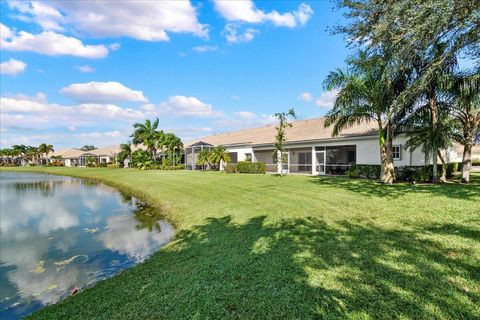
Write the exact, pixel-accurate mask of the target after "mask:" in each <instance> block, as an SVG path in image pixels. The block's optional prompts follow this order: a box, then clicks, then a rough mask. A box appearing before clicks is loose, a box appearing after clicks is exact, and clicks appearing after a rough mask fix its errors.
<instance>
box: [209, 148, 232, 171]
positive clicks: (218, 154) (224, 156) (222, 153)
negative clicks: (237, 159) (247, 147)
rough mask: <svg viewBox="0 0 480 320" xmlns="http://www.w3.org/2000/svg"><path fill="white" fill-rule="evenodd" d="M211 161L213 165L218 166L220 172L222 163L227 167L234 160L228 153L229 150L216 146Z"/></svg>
mask: <svg viewBox="0 0 480 320" xmlns="http://www.w3.org/2000/svg"><path fill="white" fill-rule="evenodd" d="M210 161H211V162H212V164H215V165H218V169H219V170H220V165H221V164H222V163H223V164H224V165H225V164H227V163H229V162H230V161H232V160H231V158H230V154H229V153H228V152H227V148H225V147H224V146H216V147H215V148H213V150H212V152H211V154H210Z"/></svg>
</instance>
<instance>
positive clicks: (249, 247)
mask: <svg viewBox="0 0 480 320" xmlns="http://www.w3.org/2000/svg"><path fill="white" fill-rule="evenodd" d="M28 169H29V170H32V169H33V170H35V171H45V172H50V173H55V174H65V175H73V176H77V177H86V178H95V179H98V180H101V181H103V182H106V183H108V184H111V185H113V186H117V187H119V188H121V189H123V190H125V191H127V192H131V193H132V194H133V195H136V196H139V197H141V198H144V199H145V200H147V201H148V202H149V203H150V204H151V205H154V206H156V207H157V208H159V210H162V211H163V212H164V213H165V214H166V215H167V217H168V218H169V219H170V220H171V221H172V222H173V223H174V224H175V226H176V230H177V232H176V236H175V239H174V241H172V242H171V243H170V244H169V245H167V246H166V247H164V248H163V249H162V250H160V251H159V252H158V253H156V254H154V255H153V256H152V257H151V258H150V259H149V260H147V261H146V262H145V263H143V264H141V265H138V266H137V267H134V268H132V269H129V270H126V271H124V272H122V273H121V274H119V275H118V276H116V277H114V278H111V279H109V280H106V281H102V282H99V283H98V284H97V285H95V286H94V287H92V288H90V289H87V290H84V291H83V292H81V293H80V294H78V295H76V296H74V297H70V298H67V299H66V300H64V301H62V302H60V303H58V304H56V305H53V306H49V307H47V308H45V309H43V310H41V311H39V312H37V313H35V314H34V315H32V318H35V319H162V318H163V319H185V318H194V319H206V318H210V319H259V318H261V319H272V318H290V319H312V318H317V319H318V318H326V319H337V318H351V319H370V318H375V319H376V318H388V319H391V318H399V319H405V318H416V319H418V318H424V319H433V318H437V319H439V318H444V319H475V318H476V319H478V318H480V175H478V174H477V175H474V177H473V183H472V184H470V185H461V184H459V183H451V184H445V185H412V184H397V185H394V186H382V185H380V184H378V183H376V182H374V181H365V180H349V179H346V178H333V177H325V178H320V177H308V176H295V175H290V176H286V177H278V176H273V175H240V174H223V173H216V172H185V171H136V170H132V169H87V168H28ZM17 170H23V169H17Z"/></svg>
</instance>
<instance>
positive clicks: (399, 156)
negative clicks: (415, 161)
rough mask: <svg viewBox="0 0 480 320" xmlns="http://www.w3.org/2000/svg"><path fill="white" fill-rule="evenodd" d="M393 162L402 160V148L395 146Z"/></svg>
mask: <svg viewBox="0 0 480 320" xmlns="http://www.w3.org/2000/svg"><path fill="white" fill-rule="evenodd" d="M393 160H402V146H393Z"/></svg>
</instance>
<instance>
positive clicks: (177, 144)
mask: <svg viewBox="0 0 480 320" xmlns="http://www.w3.org/2000/svg"><path fill="white" fill-rule="evenodd" d="M163 145H164V147H165V148H166V150H165V151H166V153H167V154H168V157H169V158H170V161H171V162H172V164H173V165H175V156H176V155H177V154H179V153H180V151H181V150H182V149H183V143H182V140H181V139H180V138H179V137H177V136H176V135H175V134H173V133H170V132H169V133H166V134H165V135H164V137H163Z"/></svg>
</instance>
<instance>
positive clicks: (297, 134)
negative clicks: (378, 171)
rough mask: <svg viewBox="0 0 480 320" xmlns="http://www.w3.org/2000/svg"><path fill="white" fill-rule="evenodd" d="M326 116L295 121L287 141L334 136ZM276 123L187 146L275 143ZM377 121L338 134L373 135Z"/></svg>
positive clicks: (204, 139)
mask: <svg viewBox="0 0 480 320" xmlns="http://www.w3.org/2000/svg"><path fill="white" fill-rule="evenodd" d="M324 123H325V117H321V118H314V119H308V120H299V121H295V122H293V126H292V127H291V128H287V142H300V141H310V140H323V139H329V138H332V131H333V126H331V127H328V128H325V127H324ZM275 127H276V125H268V126H264V127H260V128H251V129H244V130H239V131H232V132H225V133H219V134H215V135H212V136H207V137H203V138H199V139H196V140H192V141H188V142H186V143H185V147H189V146H191V145H192V144H195V143H197V142H199V141H202V142H205V143H209V144H212V145H226V146H231V145H261V144H273V143H274V139H275V134H276V131H275ZM376 128H377V124H376V123H375V122H373V121H372V122H369V123H365V122H364V123H361V124H359V125H354V126H352V127H350V128H348V129H346V130H344V131H342V133H341V134H340V135H339V136H338V137H339V138H342V137H343V138H345V137H352V136H371V135H375V134H376V133H377V129H376Z"/></svg>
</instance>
